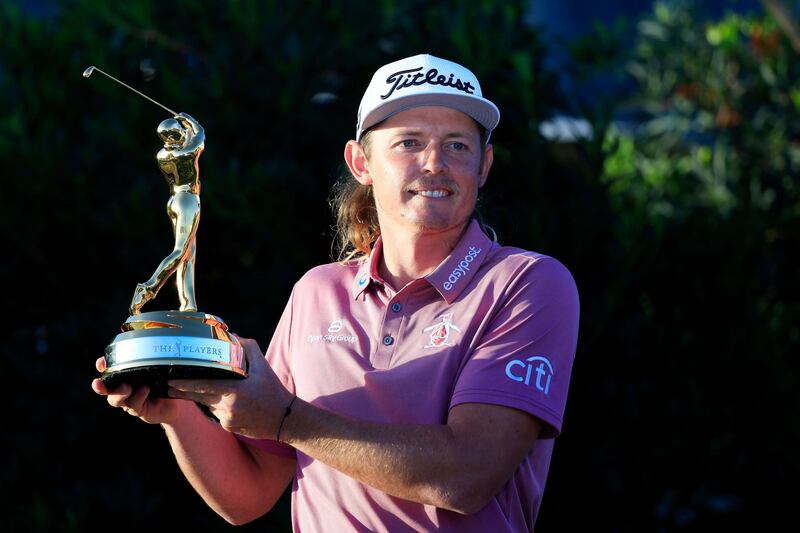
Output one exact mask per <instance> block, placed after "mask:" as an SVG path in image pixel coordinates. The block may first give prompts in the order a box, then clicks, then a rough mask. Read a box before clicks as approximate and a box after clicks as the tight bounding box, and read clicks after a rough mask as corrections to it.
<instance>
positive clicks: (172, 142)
mask: <svg viewBox="0 0 800 533" xmlns="http://www.w3.org/2000/svg"><path fill="white" fill-rule="evenodd" d="M158 136H159V137H161V140H162V141H164V147H165V148H174V147H176V146H181V145H183V142H184V141H185V140H186V129H185V128H184V127H183V126H182V125H181V123H180V122H178V121H177V120H175V119H174V118H168V119H166V120H162V121H161V124H159V125H158Z"/></svg>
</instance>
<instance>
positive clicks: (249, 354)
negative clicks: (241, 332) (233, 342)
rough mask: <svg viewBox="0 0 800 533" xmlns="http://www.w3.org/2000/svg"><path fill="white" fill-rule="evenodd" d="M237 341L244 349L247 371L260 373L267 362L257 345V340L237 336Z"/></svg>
mask: <svg viewBox="0 0 800 533" xmlns="http://www.w3.org/2000/svg"><path fill="white" fill-rule="evenodd" d="M239 342H240V343H241V345H242V348H243V349H244V358H245V361H246V362H247V373H248V374H250V373H253V372H256V373H261V371H262V370H263V368H264V367H265V366H266V364H267V362H266V360H265V359H264V354H263V353H262V352H261V348H260V347H259V346H258V342H256V341H255V340H254V339H248V338H243V337H239Z"/></svg>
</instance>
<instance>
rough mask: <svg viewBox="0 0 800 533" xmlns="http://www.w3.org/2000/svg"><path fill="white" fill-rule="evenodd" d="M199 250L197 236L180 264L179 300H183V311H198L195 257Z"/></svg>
mask: <svg viewBox="0 0 800 533" xmlns="http://www.w3.org/2000/svg"><path fill="white" fill-rule="evenodd" d="M196 251H197V238H196V237H194V238H192V242H191V244H190V245H189V253H188V254H187V256H186V259H185V260H184V261H182V262H181V264H180V265H178V273H177V276H178V279H177V283H178V300H179V301H180V302H181V311H197V301H196V300H195V297H194V259H195V255H196Z"/></svg>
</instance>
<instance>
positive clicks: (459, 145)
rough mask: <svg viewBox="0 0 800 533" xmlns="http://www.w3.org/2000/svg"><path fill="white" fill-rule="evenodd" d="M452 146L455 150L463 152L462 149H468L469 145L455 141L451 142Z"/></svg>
mask: <svg viewBox="0 0 800 533" xmlns="http://www.w3.org/2000/svg"><path fill="white" fill-rule="evenodd" d="M450 147H451V148H452V149H453V150H455V151H457V152H462V151H464V150H466V149H467V145H466V144H464V143H460V142H454V143H451V144H450Z"/></svg>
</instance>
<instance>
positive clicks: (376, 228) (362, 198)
mask: <svg viewBox="0 0 800 533" xmlns="http://www.w3.org/2000/svg"><path fill="white" fill-rule="evenodd" d="M475 124H476V125H477V126H478V130H479V131H480V139H481V141H480V142H481V146H484V145H485V144H486V141H487V134H486V130H485V129H484V128H483V127H482V126H481V125H479V124H478V123H477V122H476V123H475ZM371 134H372V130H368V131H366V132H365V133H364V135H363V136H362V137H361V142H360V144H361V148H362V149H363V150H364V154H365V155H366V156H367V158H369V157H370V149H371V146H370V137H371ZM481 157H483V156H481ZM482 162H483V161H481V163H482ZM479 201H480V200H479ZM329 204H330V206H331V209H332V210H333V215H334V217H335V218H336V234H335V235H334V243H333V246H334V250H333V254H332V255H333V257H334V258H335V259H336V260H337V261H340V262H342V263H345V262H348V261H352V260H362V259H365V258H366V257H368V256H369V254H370V252H371V251H372V245H373V244H375V241H377V240H378V237H380V235H381V227H380V225H379V224H378V210H377V209H376V208H375V198H374V197H373V195H372V186H371V185H362V184H361V183H359V182H358V181H357V180H356V179H355V177H353V176H352V175H351V174H350V173H344V174H342V175H341V176H340V177H339V179H338V180H337V181H336V183H335V184H334V186H333V190H332V191H331V195H330V198H329ZM472 216H473V217H475V218H476V219H477V220H478V223H479V224H480V225H481V229H483V231H484V233H486V234H487V235H489V236H490V237H491V238H492V240H494V241H497V233H496V232H495V231H494V229H493V228H492V227H491V226H488V225H487V224H485V223H484V221H483V217H482V216H481V214H480V212H479V211H478V208H477V206H476V208H475V211H474V212H473V214H472Z"/></svg>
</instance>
